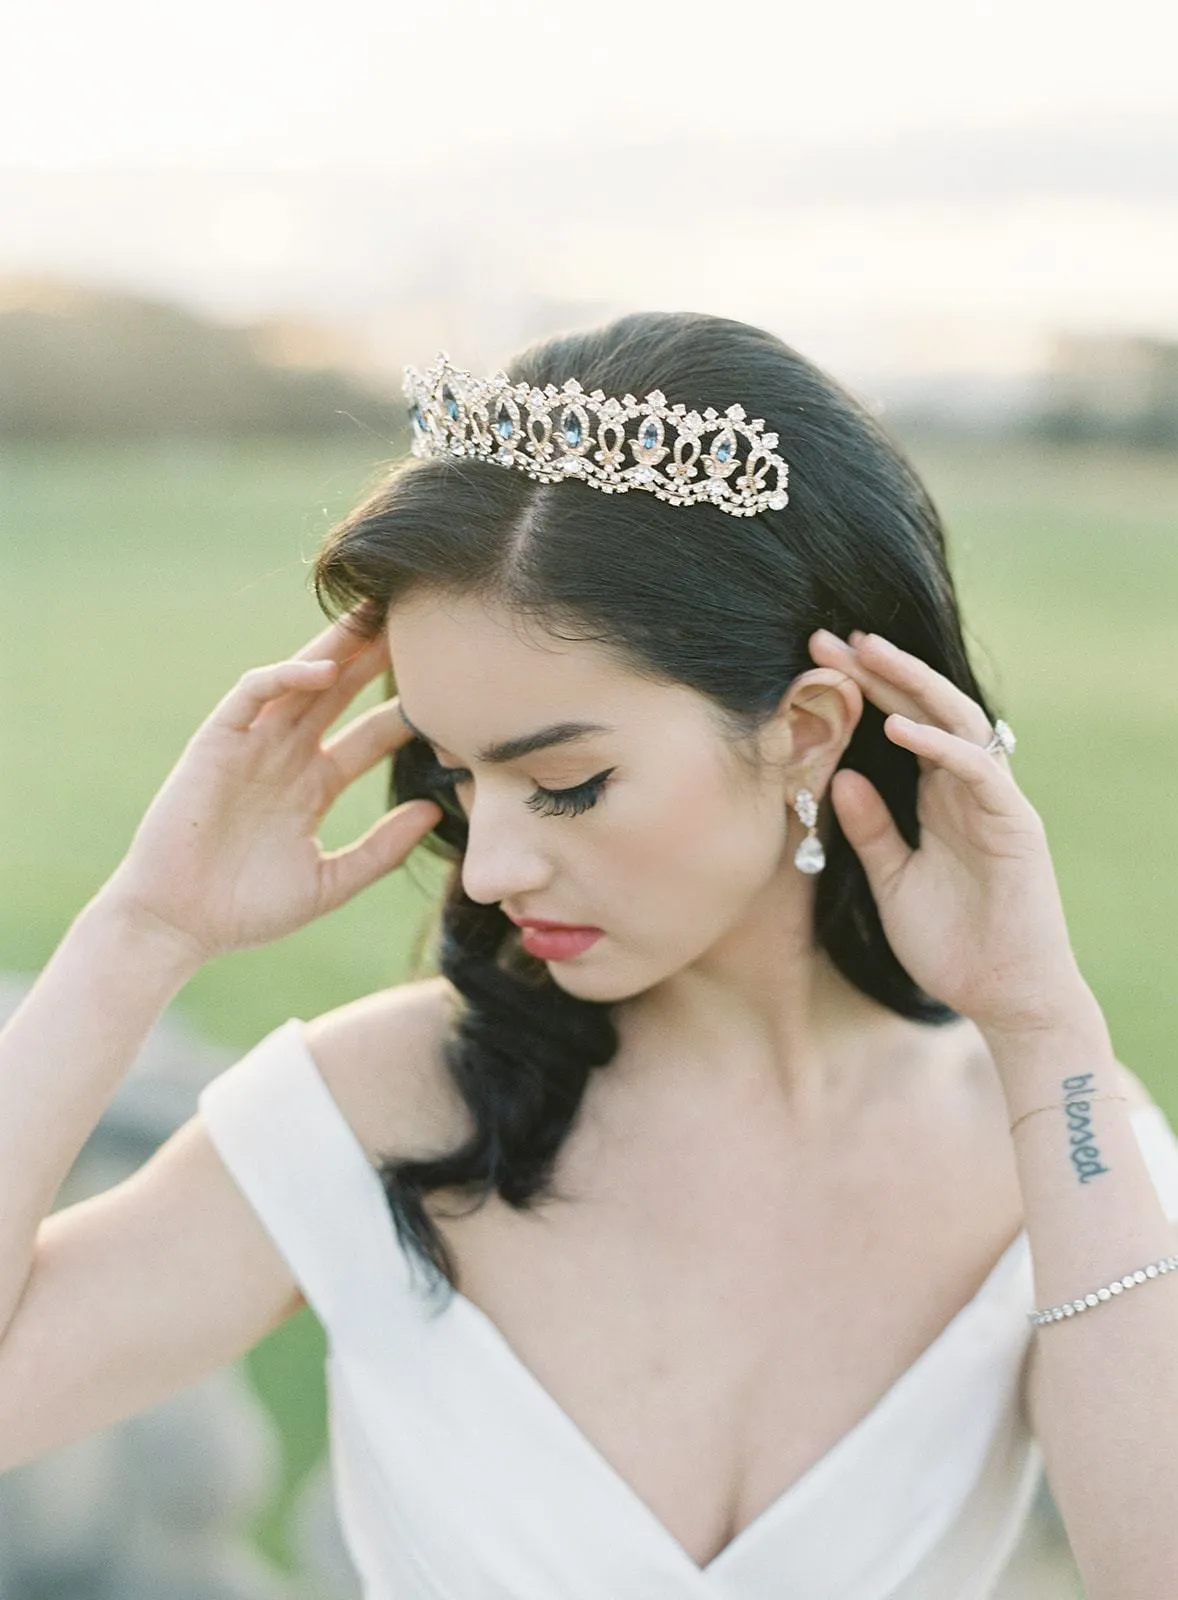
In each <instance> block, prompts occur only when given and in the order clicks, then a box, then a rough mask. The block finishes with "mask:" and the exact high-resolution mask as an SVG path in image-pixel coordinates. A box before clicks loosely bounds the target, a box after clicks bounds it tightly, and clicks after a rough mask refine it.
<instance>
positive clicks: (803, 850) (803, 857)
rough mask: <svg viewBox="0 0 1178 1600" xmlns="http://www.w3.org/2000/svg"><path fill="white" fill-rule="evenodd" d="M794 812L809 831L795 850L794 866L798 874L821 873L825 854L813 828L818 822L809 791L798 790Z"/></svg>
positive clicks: (816, 807) (813, 800) (812, 797)
mask: <svg viewBox="0 0 1178 1600" xmlns="http://www.w3.org/2000/svg"><path fill="white" fill-rule="evenodd" d="M794 810H795V811H796V812H797V814H798V816H799V817H800V818H801V820H802V822H803V823H804V824H805V826H806V827H807V828H809V830H810V831H809V833H807V835H806V837H805V838H804V839H803V840H802V842H801V844H800V845H799V846H798V848H797V853H796V854H795V856H794V866H795V867H797V869H798V871H799V872H805V873H809V874H813V873H815V872H821V871H822V869H823V867H824V866H825V865H826V852H825V850H823V848H822V840H821V839H820V838H819V837H818V830H817V828H816V827H815V824H816V823H817V821H818V802H817V800H815V798H814V796H813V795H812V794H811V792H810V790H809V789H799V790H798V796H797V799H796V800H795V801H794Z"/></svg>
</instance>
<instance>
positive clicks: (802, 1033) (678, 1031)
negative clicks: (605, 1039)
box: [615, 884, 970, 1127]
mask: <svg viewBox="0 0 1178 1600" xmlns="http://www.w3.org/2000/svg"><path fill="white" fill-rule="evenodd" d="M799 889H800V890H803V891H804V890H808V891H809V892H799ZM812 923H813V891H812V889H810V888H809V886H808V885H800V886H799V888H795V887H794V886H793V885H792V884H790V885H788V887H787V888H786V889H784V890H779V891H778V892H776V893H774V892H772V891H771V892H770V893H767V894H766V896H765V897H764V903H763V904H761V905H758V906H757V907H756V908H755V909H754V911H753V913H752V914H751V915H750V916H748V917H746V918H745V919H744V920H743V921H742V922H741V923H740V924H739V925H738V926H737V927H736V928H734V929H733V930H731V931H730V932H729V933H728V934H726V935H725V936H724V937H723V938H722V939H721V940H720V941H718V942H717V943H716V944H715V945H713V946H712V947H711V948H710V949H709V950H708V951H706V952H705V954H704V955H703V956H702V957H701V958H700V959H699V960H698V961H696V962H693V963H692V964H691V966H689V967H686V968H684V969H683V970H681V971H679V972H677V973H675V974H673V975H672V976H671V977H669V978H667V979H665V980H664V981H663V982H661V983H659V984H657V985H656V986H655V987H654V988H653V989H650V990H647V991H646V992H644V993H643V994H640V995H637V996H635V997H634V998H633V999H631V1000H628V1001H624V1002H621V1003H620V1004H619V1005H618V1007H617V1008H616V1011H615V1015H616V1017H617V1021H618V1026H619V1033H620V1037H621V1041H622V1046H623V1049H622V1051H621V1052H620V1055H621V1056H623V1057H624V1060H625V1062H626V1063H627V1066H626V1070H627V1071H628V1072H631V1073H633V1074H634V1076H635V1078H637V1077H641V1076H644V1075H645V1076H649V1077H650V1078H651V1079H652V1081H653V1082H656V1083H657V1084H658V1085H659V1086H665V1087H667V1088H668V1089H669V1090H671V1091H672V1092H675V1093H681V1092H682V1091H683V1090H684V1089H685V1088H690V1089H691V1090H692V1091H693V1092H694V1091H699V1092H701V1093H708V1092H710V1091H711V1090H712V1089H715V1090H716V1091H717V1092H719V1093H721V1094H724V1093H727V1092H729V1091H732V1092H744V1091H751V1092H753V1093H754V1094H756V1095H757V1096H758V1097H765V1096H768V1098H769V1100H770V1101H771V1102H772V1104H773V1105H774V1107H775V1109H776V1110H777V1111H779V1112H780V1113H781V1114H782V1115H783V1116H784V1117H786V1118H787V1119H788V1120H789V1121H790V1122H792V1123H796V1124H797V1125H799V1126H803V1125H806V1126H815V1127H816V1126H821V1125H824V1124H826V1125H829V1124H831V1123H836V1122H842V1121H843V1120H844V1119H845V1118H846V1116H847V1115H849V1114H851V1113H852V1112H853V1111H854V1110H855V1109H856V1108H858V1107H860V1106H864V1105H866V1104H867V1103H869V1102H871V1101H872V1100H874V1099H877V1098H878V1097H879V1095H880V1094H882V1093H888V1092H889V1091H891V1090H894V1088H895V1087H896V1086H897V1084H898V1083H899V1081H900V1080H901V1079H902V1078H903V1079H905V1080H908V1081H910V1080H911V1077H912V1074H913V1071H914V1070H915V1069H916V1068H918V1067H923V1066H926V1065H927V1064H928V1063H929V1061H930V1060H931V1059H932V1058H933V1057H934V1055H939V1053H940V1052H941V1051H943V1048H944V1043H945V1042H946V1041H945V1036H946V1034H947V1033H952V1034H954V1035H957V1036H960V1033H961V1031H962V1028H963V1027H965V1028H968V1027H969V1026H970V1025H969V1024H955V1025H954V1026H953V1027H952V1028H950V1029H946V1028H933V1027H929V1026H927V1025H925V1024H921V1023H917V1022H913V1021H911V1020H909V1019H908V1018H905V1017H901V1016H898V1015H897V1014H896V1013H895V1012H894V1011H892V1010H890V1009H889V1008H888V1007H887V1006H884V1005H882V1004H880V1003H879V1002H878V1001H876V1000H873V999H871V998H870V997H869V996H867V995H865V994H864V993H863V992H862V991H861V990H860V989H858V988H856V987H855V985H854V984H852V983H851V982H850V981H849V980H848V979H847V978H845V977H844V976H843V975H842V973H840V972H839V971H838V969H837V968H836V967H835V966H834V964H833V963H832V962H831V960H830V958H829V957H828V956H827V954H826V953H825V951H824V950H822V949H821V948H820V947H819V946H818V945H817V944H816V943H815V942H814V938H813V932H812Z"/></svg>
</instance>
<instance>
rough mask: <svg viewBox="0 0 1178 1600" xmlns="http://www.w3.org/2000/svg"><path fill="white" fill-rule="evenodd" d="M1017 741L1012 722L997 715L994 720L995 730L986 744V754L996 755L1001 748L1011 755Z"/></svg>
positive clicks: (1004, 752)
mask: <svg viewBox="0 0 1178 1600" xmlns="http://www.w3.org/2000/svg"><path fill="white" fill-rule="evenodd" d="M1016 742H1017V741H1016V740H1015V737H1014V731H1013V729H1012V728H1011V726H1010V724H1009V723H1007V722H1003V720H1002V718H1001V717H997V718H995V721H994V732H993V733H992V734H991V735H990V742H989V744H988V745H987V746H986V754H987V755H991V756H994V755H997V754H998V752H999V751H1000V750H1001V751H1002V752H1003V754H1005V755H1010V754H1011V753H1012V752H1013V750H1014V747H1015V744H1016Z"/></svg>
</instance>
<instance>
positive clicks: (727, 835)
mask: <svg viewBox="0 0 1178 1600" xmlns="http://www.w3.org/2000/svg"><path fill="white" fill-rule="evenodd" d="M388 635H389V647H390V655H391V659H392V664H393V670H394V674H395V678H396V683H397V691H398V694H399V696H400V701H401V707H402V710H403V713H404V715H405V717H406V719H407V720H408V721H409V722H410V724H411V725H412V726H413V727H414V728H415V729H416V730H418V731H419V732H420V733H421V734H422V735H424V736H425V737H427V739H428V741H429V743H430V744H431V745H432V747H433V751H434V754H435V756H436V757H437V759H438V761H439V763H440V764H441V765H442V766H443V767H447V768H453V769H457V773H456V784H455V790H454V792H455V796H456V798H457V800H458V801H459V803H460V804H461V806H462V808H463V809H464V811H465V813H466V817H467V822H468V830H469V842H468V847H467V851H466V855H465V859H464V862H463V867H462V881H463V887H464V888H465V890H466V892H467V894H468V895H470V897H471V898H472V899H473V900H476V901H479V902H481V903H484V904H487V905H493V904H497V905H499V906H501V907H502V909H503V910H504V911H505V912H506V913H507V914H508V915H509V916H512V917H514V918H516V919H523V918H530V917H534V918H537V919H541V920H545V921H549V922H561V923H570V924H575V925H577V926H579V927H585V926H588V927H592V928H597V929H600V930H601V937H599V938H598V939H597V940H596V941H595V942H594V943H592V944H591V945H590V946H589V947H588V948H587V949H584V950H583V951H582V952H581V953H577V954H573V955H571V956H565V957H564V958H554V957H551V956H549V957H544V956H542V957H541V958H542V959H547V965H548V969H549V971H550V973H551V975H552V977H553V980H554V981H555V982H556V983H557V984H559V985H560V986H561V987H562V988H564V989H566V990H568V991H569V992H570V993H573V994H576V995H578V996H580V997H582V998H584V999H592V1000H599V1001H608V1000H620V999H624V998H628V997H629V996H632V995H635V994H639V993H642V992H643V991H645V990H647V989H649V988H650V987H652V986H653V985H655V984H657V983H659V982H660V981H661V980H663V979H664V978H666V977H668V976H670V975H671V974H673V973H676V972H678V971H680V970H682V969H683V968H684V967H686V966H688V965H690V964H692V963H695V962H698V961H700V960H701V959H704V958H705V957H706V956H707V953H708V952H709V951H711V950H713V949H714V948H715V947H716V946H717V945H718V944H720V943H721V942H722V941H724V940H725V939H726V938H727V937H728V936H730V935H732V934H733V933H734V931H735V930H737V929H738V928H739V927H740V925H741V924H742V922H743V921H745V920H746V919H747V918H748V917H749V916H750V914H751V913H752V912H753V910H754V908H755V907H756V906H757V904H758V902H759V900H761V899H762V898H763V897H764V896H765V895H766V893H767V892H768V891H770V889H771V886H772V885H773V883H774V882H775V881H776V880H777V879H778V876H779V874H781V873H782V863H783V859H784V860H785V862H786V863H787V865H788V860H789V858H788V856H786V855H785V844H786V831H787V821H788V817H787V799H786V796H787V792H788V791H787V788H786V785H785V782H784V779H783V774H782V771H781V769H780V767H779V766H778V767H775V766H773V765H769V766H768V767H767V768H766V769H765V770H764V771H763V772H760V773H758V772H755V771H753V770H750V768H749V766H748V765H747V763H745V762H742V761H741V760H740V759H739V758H738V756H737V753H736V752H735V751H734V749H733V746H732V744H731V742H730V737H728V736H726V735H725V732H724V731H723V730H722V729H721V727H720V725H719V723H718V721H717V718H716V713H715V709H714V707H713V706H712V705H711V703H710V702H709V701H708V700H707V699H706V698H705V697H704V696H702V695H699V694H697V693H695V692H694V691H693V690H691V689H688V688H686V687H684V686H683V685H678V684H666V683H659V682H652V681H650V680H648V679H646V678H644V677H641V676H639V675H638V674H636V673H634V672H633V671H632V670H628V669H627V668H626V667H625V666H624V665H621V664H619V662H618V661H617V660H616V659H615V658H614V657H613V656H611V655H610V654H609V653H608V652H606V651H605V650H603V649H602V648H601V647H600V646H597V645H594V644H592V643H582V642H576V643H571V642H568V641H565V640H560V639H556V638H553V637H552V636H551V635H549V634H546V633H543V632H542V631H540V630H538V629H537V628H535V627H534V626H533V627H530V628H529V627H526V626H525V624H524V623H522V622H521V620H520V619H519V618H518V617H516V616H514V615H513V614H511V613H509V612H506V611H503V610H499V609H496V608H493V607H488V606H487V605H485V604H484V603H483V602H481V601H479V600H475V599H469V598H465V597H454V596H449V595H445V596H439V595H436V594H429V595H417V596H413V597H410V598H409V599H407V600H405V601H402V602H400V603H399V604H398V605H397V606H395V607H394V608H393V609H392V611H391V612H390V615H389V619H388ZM569 724H584V725H588V726H589V727H590V728H592V730H594V731H587V732H580V733H578V734H577V735H576V737H572V738H569V739H567V740H564V741H561V742H557V743H548V744H545V745H543V746H542V747H540V748H536V749H533V750H530V751H525V752H522V753H521V752H518V751H512V750H510V749H508V750H498V751H496V750H494V749H492V748H491V747H492V746H493V745H504V744H506V743H508V742H509V741H520V740H526V738H527V736H529V735H532V734H535V733H537V732H538V731H540V730H551V729H553V728H556V727H560V726H564V727H565V728H566V729H567V727H568V725H569ZM793 876H794V877H795V878H800V876H801V875H800V874H797V873H794V875H793ZM534 953H537V954H539V953H540V952H539V951H537V952H534Z"/></svg>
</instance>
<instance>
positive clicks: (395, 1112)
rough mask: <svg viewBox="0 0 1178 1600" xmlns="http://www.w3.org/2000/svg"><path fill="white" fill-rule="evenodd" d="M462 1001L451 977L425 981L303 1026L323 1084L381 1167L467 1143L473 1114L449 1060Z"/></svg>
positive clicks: (385, 992)
mask: <svg viewBox="0 0 1178 1600" xmlns="http://www.w3.org/2000/svg"><path fill="white" fill-rule="evenodd" d="M460 1002H461V996H460V995H459V994H458V991H457V990H456V989H455V988H454V986H453V984H451V983H450V982H449V980H448V979H446V978H442V977H437V978H425V979H421V980H418V981H416V982H412V983H404V984H398V985H396V986H395V987H393V988H389V989H378V990H377V991H376V992H375V993H373V994H369V995H364V996H362V997H361V998H360V999H359V1000H352V1001H350V1002H349V1003H348V1004H347V1005H343V1006H337V1007H336V1008H335V1009H334V1010H332V1011H325V1012H323V1013H321V1014H320V1015H319V1016H317V1017H313V1018H312V1019H311V1020H310V1021H308V1022H305V1023H304V1024H303V1034H304V1038H305V1039H306V1042H307V1047H308V1049H309V1050H310V1052H311V1055H312V1056H313V1058H314V1060H315V1064H316V1066H317V1067H318V1068H319V1071H320V1073H321V1075H322V1077H323V1080H324V1082H325V1083H326V1084H327V1087H328V1088H329V1089H330V1091H331V1093H332V1096H333V1098H334V1099H335V1100H336V1102H337V1104H338V1105H339V1107H340V1110H341V1111H342V1112H343V1114H344V1116H345V1117H346V1119H347V1120H348V1122H349V1123H350V1124H351V1126H352V1129H353V1131H354V1132H355V1134H356V1137H357V1138H358V1139H359V1141H360V1143H361V1144H362V1145H363V1147H364V1149H365V1152H366V1153H367V1155H368V1158H369V1160H371V1161H372V1162H373V1163H374V1164H375V1163H376V1162H377V1160H378V1159H379V1157H381V1156H390V1155H398V1156H409V1155H422V1154H426V1153H429V1152H434V1153H436V1152H437V1151H439V1150H442V1149H449V1148H451V1147H452V1146H453V1144H454V1143H455V1142H456V1139H457V1138H459V1137H461V1134H462V1132H463V1130H464V1116H465V1115H466V1108H465V1106H464V1104H463V1101H462V1099H461V1096H460V1095H459V1093H458V1091H457V1089H456V1088H455V1086H454V1083H453V1080H452V1079H451V1077H450V1074H449V1072H448V1070H447V1068H446V1064H445V1059H444V1056H443V1041H444V1039H445V1037H446V1035H447V1033H448V1032H449V1030H450V1027H451V1024H452V1021H453V1018H454V1014H455V1010H456V1008H457V1006H458V1005H459V1004H460Z"/></svg>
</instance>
